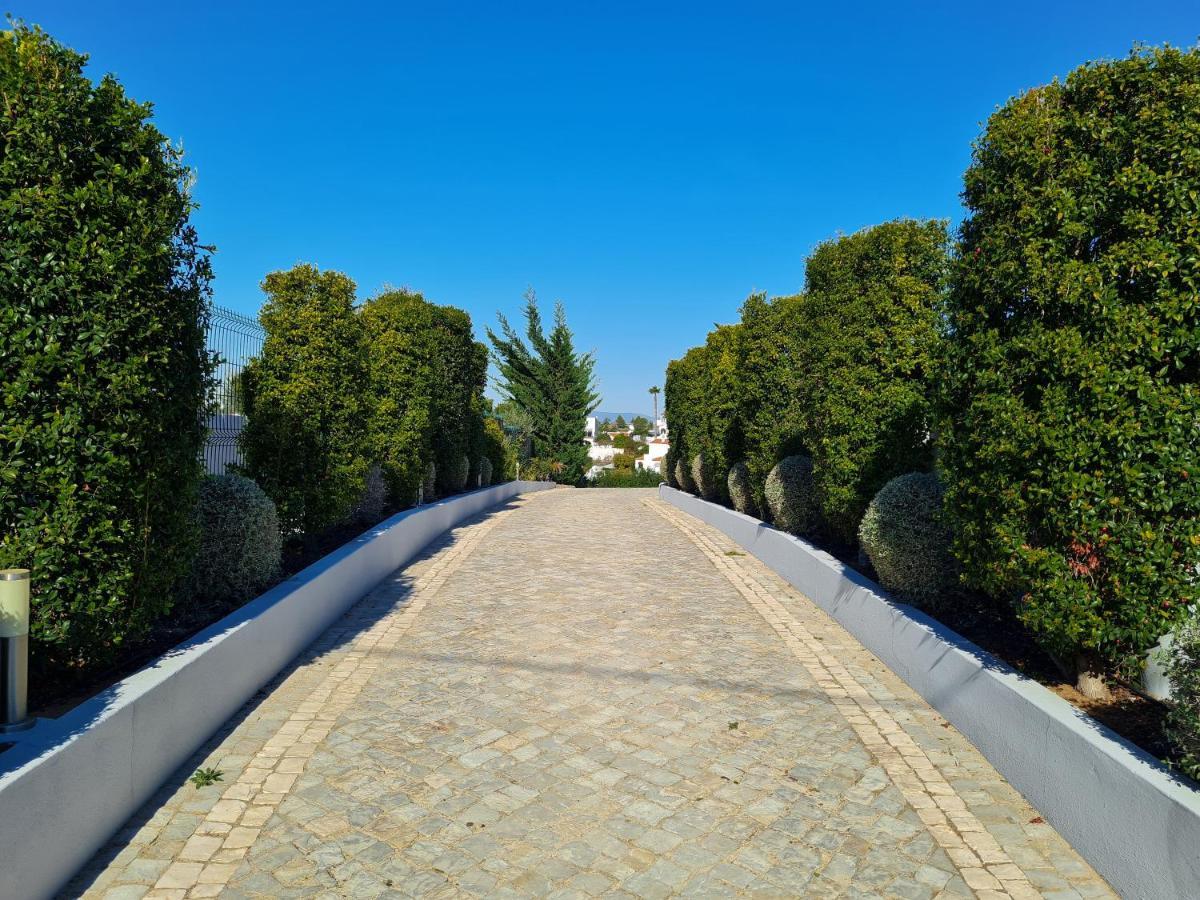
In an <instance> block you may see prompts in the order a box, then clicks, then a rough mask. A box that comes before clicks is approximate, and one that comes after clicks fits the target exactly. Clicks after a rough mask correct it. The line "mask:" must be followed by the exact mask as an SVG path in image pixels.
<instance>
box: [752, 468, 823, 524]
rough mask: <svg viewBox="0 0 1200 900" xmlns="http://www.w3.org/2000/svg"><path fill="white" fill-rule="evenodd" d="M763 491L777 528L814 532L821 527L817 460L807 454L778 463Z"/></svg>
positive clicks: (768, 476)
mask: <svg viewBox="0 0 1200 900" xmlns="http://www.w3.org/2000/svg"><path fill="white" fill-rule="evenodd" d="M763 494H764V496H765V497H766V501H767V509H769V510H770V512H771V521H772V522H774V523H775V526H776V527H777V528H782V529H783V530H784V531H790V532H791V533H792V534H799V535H811V534H814V533H815V532H816V531H817V529H818V528H819V527H820V525H821V517H820V510H819V508H818V506H817V489H816V485H815V483H814V481H813V462H812V460H811V459H809V458H808V457H807V456H786V457H784V458H783V459H781V460H780V461H779V462H778V463H776V465H775V468H773V469H772V470H771V472H770V474H768V475H767V484H766V488H765V490H764V491H763Z"/></svg>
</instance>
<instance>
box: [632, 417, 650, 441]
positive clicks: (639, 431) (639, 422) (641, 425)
mask: <svg viewBox="0 0 1200 900" xmlns="http://www.w3.org/2000/svg"><path fill="white" fill-rule="evenodd" d="M631 428H632V431H633V433H634V434H635V435H637V436H638V437H646V436H648V435H649V434H650V420H649V419H647V418H646V417H645V416H634V417H633V423H632V425H631Z"/></svg>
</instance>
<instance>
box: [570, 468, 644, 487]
mask: <svg viewBox="0 0 1200 900" xmlns="http://www.w3.org/2000/svg"><path fill="white" fill-rule="evenodd" d="M662 483H663V477H662V476H661V475H659V474H658V473H657V472H654V471H651V470H650V469H627V470H622V471H618V470H617V469H601V470H600V472H599V474H598V475H597V476H596V477H595V478H592V479H590V480H587V481H585V482H584V485H585V486H586V487H600V488H653V487H658V486H659V485H660V484H662Z"/></svg>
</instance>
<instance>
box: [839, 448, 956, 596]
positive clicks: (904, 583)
mask: <svg viewBox="0 0 1200 900" xmlns="http://www.w3.org/2000/svg"><path fill="white" fill-rule="evenodd" d="M943 494H944V489H943V487H942V483H941V480H940V479H939V478H938V476H937V475H935V474H933V473H932V472H911V473H909V474H907V475H900V476H897V477H896V478H893V479H892V480H891V481H889V482H888V483H887V484H885V485H884V486H883V487H882V488H881V489H880V491H879V493H878V494H876V495H875V498H874V499H873V500H872V501H871V503H870V505H869V506H868V507H867V512H866V514H865V515H864V516H863V519H862V523H861V524H860V525H859V529H858V535H859V540H860V541H861V544H862V548H863V551H864V552H865V553H866V555H867V558H868V559H870V561H871V565H872V566H873V567H874V569H875V574H876V575H877V576H878V578H879V583H880V584H881V585H883V586H884V587H885V588H887V589H888V590H889V591H891V592H892V593H893V594H895V595H896V596H897V597H899V598H900V599H902V600H906V601H908V602H910V603H913V604H915V605H917V606H921V607H924V608H926V609H936V608H937V607H938V606H940V605H943V604H944V603H945V602H947V601H948V600H949V599H950V596H951V594H952V593H953V591H954V588H955V585H956V584H957V583H958V566H957V563H956V562H955V559H954V557H953V556H952V555H951V553H950V529H949V528H947V527H946V522H945V517H944V516H943V514H942V496H943Z"/></svg>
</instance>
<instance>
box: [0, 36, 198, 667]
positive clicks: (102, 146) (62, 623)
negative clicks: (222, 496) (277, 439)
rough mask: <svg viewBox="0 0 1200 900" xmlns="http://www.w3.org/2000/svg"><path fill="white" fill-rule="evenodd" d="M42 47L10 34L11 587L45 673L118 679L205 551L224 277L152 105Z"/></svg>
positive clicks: (0, 181) (7, 413)
mask: <svg viewBox="0 0 1200 900" xmlns="http://www.w3.org/2000/svg"><path fill="white" fill-rule="evenodd" d="M85 63H86V57H84V56H81V55H79V54H77V53H75V52H73V51H71V50H69V49H67V48H66V47H63V46H62V45H61V44H59V43H57V42H55V41H54V40H53V39H52V38H50V37H49V36H48V35H46V34H45V33H44V32H42V31H41V30H39V29H36V28H29V27H26V26H25V25H23V24H20V23H17V24H15V25H14V26H13V28H12V29H11V30H9V31H6V32H3V33H0V93H2V94H3V99H4V104H3V113H2V115H3V122H4V126H3V129H2V130H0V231H2V232H3V235H4V240H3V244H2V245H0V256H2V258H3V265H0V409H2V410H3V413H0V523H3V524H2V526H0V529H2V530H0V567H8V566H14V567H26V568H30V569H32V570H33V571H34V580H33V586H32V589H33V596H32V601H33V621H32V635H33V639H34V641H35V642H36V644H37V650H36V654H35V657H34V659H35V662H37V661H39V660H40V662H41V663H42V664H47V663H55V664H67V663H73V664H77V663H89V662H106V661H110V660H111V659H112V658H113V657H115V656H116V655H117V654H118V653H119V651H120V648H121V646H122V644H123V643H124V642H126V641H128V640H131V639H133V638H136V637H138V636H140V635H142V634H144V633H145V631H146V629H147V628H148V627H149V626H150V624H151V623H152V622H153V621H154V620H155V619H156V618H157V617H159V616H160V615H161V614H162V613H164V612H165V611H166V610H167V609H168V608H169V607H170V605H171V597H172V589H173V586H174V585H175V584H176V583H177V582H178V581H179V580H180V577H181V576H182V575H183V574H184V573H185V572H186V570H187V568H188V565H189V562H190V560H191V556H192V551H193V549H194V547H195V538H196V534H195V527H194V520H193V518H192V506H193V504H194V501H195V497H196V493H197V489H198V485H199V482H200V478H201V474H202V473H201V471H200V464H199V459H200V452H201V448H202V447H203V444H204V427H203V416H202V411H203V407H204V404H205V399H206V396H207V394H208V391H209V389H210V380H211V372H212V367H211V361H210V360H209V358H208V356H207V354H206V353H205V350H204V334H205V327H206V323H207V297H208V292H209V281H210V277H211V271H210V268H209V263H208V258H207V255H206V252H205V251H206V248H204V247H202V246H201V245H200V243H199V241H198V239H197V236H196V232H195V230H194V229H193V228H192V226H191V224H190V222H189V216H190V214H191V211H192V210H193V209H194V204H193V202H192V200H191V197H190V196H189V194H188V183H189V179H190V177H191V173H190V171H189V170H188V168H187V167H186V166H185V165H184V164H183V158H182V152H181V151H180V150H177V149H176V148H174V147H172V146H171V145H170V144H169V143H168V142H167V140H166V138H165V137H164V136H163V135H162V133H161V132H160V131H159V130H158V129H157V128H155V127H154V125H153V124H152V122H151V115H150V113H151V110H150V106H149V105H148V104H143V103H138V102H136V101H134V100H132V99H130V98H129V97H127V96H126V95H125V92H124V90H123V88H122V87H121V85H120V83H119V82H118V81H117V80H116V79H115V78H114V77H112V76H106V77H104V78H102V79H101V80H100V81H99V82H98V83H93V82H92V80H91V79H90V78H89V77H88V76H87V75H85V74H84V71H83V70H84V65H85Z"/></svg>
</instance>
